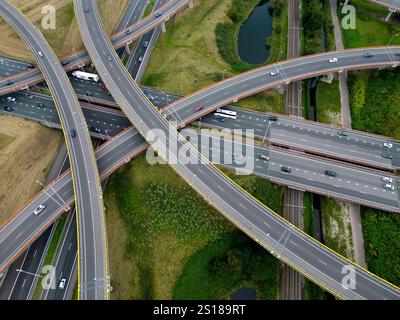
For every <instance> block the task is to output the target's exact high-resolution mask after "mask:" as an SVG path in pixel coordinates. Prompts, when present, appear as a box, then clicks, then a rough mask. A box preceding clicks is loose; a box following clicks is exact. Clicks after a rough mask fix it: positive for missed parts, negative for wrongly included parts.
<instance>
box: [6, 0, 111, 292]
mask: <svg viewBox="0 0 400 320" xmlns="http://www.w3.org/2000/svg"><path fill="white" fill-rule="evenodd" d="M0 10H1V15H2V16H3V18H4V19H5V20H6V21H7V22H8V23H9V24H10V25H11V26H12V27H13V29H14V30H15V31H16V32H17V33H18V34H19V35H20V37H21V39H22V40H23V41H24V42H25V43H26V45H27V46H28V48H29V49H30V51H31V53H32V54H33V56H34V57H35V59H36V61H37V63H38V65H39V68H40V70H41V71H42V73H43V76H44V78H45V79H46V81H47V84H48V86H49V89H50V91H51V92H52V95H53V97H54V101H55V103H56V106H57V111H58V112H59V116H60V119H61V124H62V127H63V130H64V136H65V140H66V142H67V149H68V153H69V157H70V164H71V172H72V181H73V186H74V191H75V192H74V194H75V204H76V208H77V215H78V217H79V219H78V222H79V223H78V226H79V227H80V231H81V232H80V233H79V239H80V241H79V243H80V252H81V254H82V260H81V264H80V265H81V268H82V270H81V274H82V280H83V281H82V282H84V284H88V285H85V286H84V287H85V289H84V290H85V293H84V295H83V297H84V298H86V297H87V298H91V299H106V298H107V297H108V286H107V285H104V284H103V285H98V283H99V281H101V280H98V279H105V280H104V281H105V282H104V283H105V284H107V282H106V279H107V272H108V271H107V268H108V267H107V238H106V235H105V220H104V208H103V201H102V191H101V186H100V179H99V174H98V170H97V165H96V161H95V157H94V150H93V146H92V143H91V139H90V135H89V132H88V130H87V126H86V122H85V118H84V116H83V113H82V111H81V109H80V105H79V102H78V99H77V98H76V95H75V92H74V90H73V88H72V86H71V84H70V82H69V80H68V78H67V76H66V74H65V73H64V70H63V68H62V66H61V64H60V63H59V61H58V58H57V57H56V55H55V54H54V53H53V51H52V50H51V48H50V46H49V45H48V44H47V43H46V40H45V39H44V37H43V36H42V34H41V33H40V32H39V31H38V30H37V29H36V28H35V26H34V25H33V24H32V23H31V22H30V21H29V20H28V19H27V18H26V17H25V16H24V15H23V14H22V13H21V12H20V11H19V10H17V9H16V8H15V7H14V6H13V5H11V4H10V3H9V2H6V1H4V2H2V3H1V5H0ZM53 197H55V198H57V194H55V195H53ZM56 202H57V201H56ZM41 205H42V204H41ZM34 209H35V208H32V209H31V215H32V216H35V215H34V214H33V211H34ZM42 210H48V208H43V209H42ZM39 216H40V215H39ZM87 226H90V227H87ZM92 227H93V229H94V228H95V227H96V228H97V230H98V232H97V233H96V232H95V231H93V229H92ZM93 284H94V285H93Z"/></svg>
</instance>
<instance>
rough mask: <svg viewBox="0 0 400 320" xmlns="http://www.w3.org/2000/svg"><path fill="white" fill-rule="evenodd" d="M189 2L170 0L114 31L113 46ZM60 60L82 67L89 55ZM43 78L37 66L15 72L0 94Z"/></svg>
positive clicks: (0, 83)
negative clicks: (116, 31)
mask: <svg viewBox="0 0 400 320" xmlns="http://www.w3.org/2000/svg"><path fill="white" fill-rule="evenodd" d="M189 2H190V0H170V1H169V2H167V3H166V4H164V5H163V6H162V7H160V8H159V9H158V10H156V11H154V12H153V13H152V14H150V15H149V16H148V17H146V18H145V19H143V20H141V21H139V22H136V23H134V24H132V25H130V26H128V27H126V28H125V29H123V30H121V31H120V32H118V33H115V34H114V35H113V37H112V43H113V45H114V47H115V48H116V49H117V48H121V47H123V46H124V45H125V44H127V43H131V42H132V41H134V40H135V39H137V38H138V37H140V36H141V35H143V34H144V33H146V32H147V31H149V30H151V29H153V28H154V27H156V26H158V25H160V24H161V23H163V22H164V21H166V20H167V19H169V18H170V17H171V16H172V15H173V14H175V13H176V12H177V11H179V10H181V9H182V8H184V7H185V6H186V5H187V4H188V3H189ZM157 13H161V14H162V15H161V16H160V17H156V14H157ZM61 62H62V64H64V70H65V71H71V70H74V69H76V68H80V67H83V66H84V65H86V64H87V63H89V62H90V57H89V55H88V53H87V51H86V50H81V51H78V52H75V53H73V54H71V55H70V56H67V57H64V58H63V59H61ZM8 80H12V81H13V83H12V84H11V85H7V84H6V83H7V81H8ZM43 80H44V79H43V75H42V74H41V72H40V71H39V70H38V69H37V68H33V69H30V70H28V71H23V72H20V73H16V74H14V75H11V76H9V77H6V78H3V79H0V95H4V94H7V93H10V92H15V91H20V90H23V89H27V88H29V87H30V86H33V85H35V84H38V83H40V82H42V81H43Z"/></svg>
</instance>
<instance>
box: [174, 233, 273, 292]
mask: <svg viewBox="0 0 400 320" xmlns="http://www.w3.org/2000/svg"><path fill="white" fill-rule="evenodd" d="M278 283H279V268H278V263H277V260H276V259H275V258H274V257H273V256H271V255H270V254H268V253H267V252H266V251H265V250H264V249H263V248H261V247H260V246H259V245H258V244H256V243H255V242H254V241H253V240H251V239H249V238H248V237H247V236H245V235H243V234H242V233H240V232H238V231H236V232H234V233H232V234H230V235H228V236H226V237H225V239H224V240H220V241H216V242H213V243H210V244H208V245H207V246H205V247H204V248H203V249H201V250H199V251H198V252H196V253H195V254H194V255H193V256H192V257H191V258H190V259H189V261H188V262H187V263H186V265H185V267H184V269H183V272H182V274H181V276H180V278H179V279H178V281H177V283H176V286H175V289H174V294H173V298H174V299H227V298H228V297H229V295H230V294H231V293H232V292H233V291H234V290H236V289H237V288H240V287H244V286H246V287H247V286H250V287H255V288H256V290H257V298H258V299H277V297H278Z"/></svg>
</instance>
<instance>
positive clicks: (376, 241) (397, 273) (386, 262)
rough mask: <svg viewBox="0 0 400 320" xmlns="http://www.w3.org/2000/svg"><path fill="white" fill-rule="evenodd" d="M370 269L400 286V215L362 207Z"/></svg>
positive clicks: (366, 252) (367, 258)
mask: <svg viewBox="0 0 400 320" xmlns="http://www.w3.org/2000/svg"><path fill="white" fill-rule="evenodd" d="M361 213H362V228H363V233H364V244H365V249H366V250H365V254H366V260H367V265H368V269H369V270H370V271H371V272H373V273H375V274H377V275H379V276H381V277H382V278H384V279H385V280H388V281H390V282H391V283H393V284H395V285H397V286H400V254H399V252H400V216H399V215H398V214H396V213H387V212H383V211H379V210H374V209H371V208H365V207H362V211H361Z"/></svg>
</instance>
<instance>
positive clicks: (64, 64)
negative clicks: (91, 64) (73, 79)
mask: <svg viewBox="0 0 400 320" xmlns="http://www.w3.org/2000/svg"><path fill="white" fill-rule="evenodd" d="M68 63H69V62H68V61H61V65H62V66H66V65H67V64H68Z"/></svg>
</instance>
